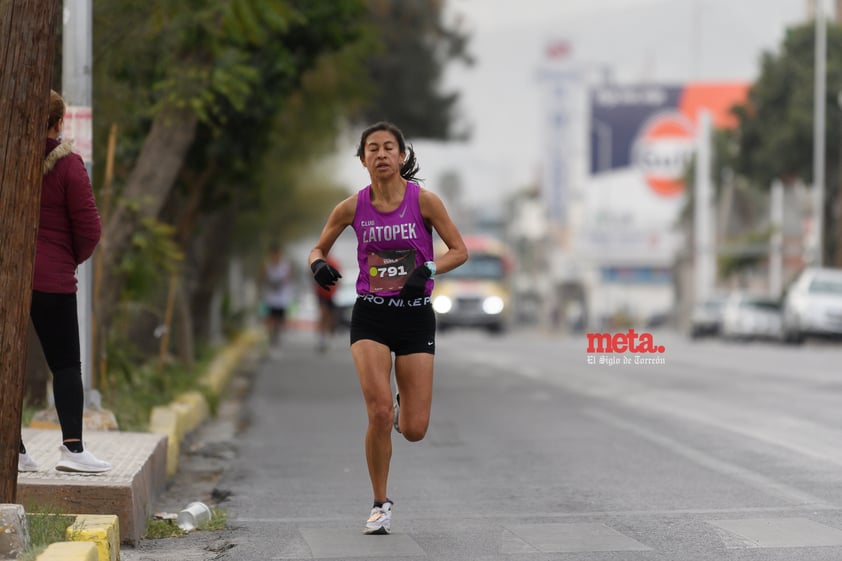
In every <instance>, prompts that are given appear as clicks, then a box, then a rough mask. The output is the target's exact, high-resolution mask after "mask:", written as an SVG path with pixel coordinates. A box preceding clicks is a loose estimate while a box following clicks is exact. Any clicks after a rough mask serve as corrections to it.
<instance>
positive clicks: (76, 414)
mask: <svg viewBox="0 0 842 561" xmlns="http://www.w3.org/2000/svg"><path fill="white" fill-rule="evenodd" d="M29 316H30V317H31V318H32V324H33V325H34V326H35V331H36V332H37V333H38V339H40V340H41V348H42V349H44V356H45V357H46V359H47V365H49V367H50V370H51V371H52V373H53V398H54V400H55V403H56V412H57V413H58V420H59V424H61V434H62V439H63V440H74V439H79V440H81V439H82V412H83V409H84V404H85V390H84V388H83V387H82V361H81V358H80V350H79V318H78V315H77V312H76V294H75V293H71V294H52V293H47V292H39V291H37V290H33V291H32V306H31V308H30V310H29Z"/></svg>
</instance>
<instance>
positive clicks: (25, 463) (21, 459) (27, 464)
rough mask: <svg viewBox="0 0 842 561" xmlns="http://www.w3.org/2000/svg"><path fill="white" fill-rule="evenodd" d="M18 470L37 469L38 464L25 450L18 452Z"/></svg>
mask: <svg viewBox="0 0 842 561" xmlns="http://www.w3.org/2000/svg"><path fill="white" fill-rule="evenodd" d="M18 471H38V464H37V463H36V462H35V460H33V459H32V456H30V455H29V454H27V453H26V452H24V453H23V454H18Z"/></svg>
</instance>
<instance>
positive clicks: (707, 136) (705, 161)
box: [693, 109, 716, 302]
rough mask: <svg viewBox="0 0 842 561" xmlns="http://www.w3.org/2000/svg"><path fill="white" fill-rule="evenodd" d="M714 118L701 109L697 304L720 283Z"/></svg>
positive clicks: (696, 204)
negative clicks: (714, 214)
mask: <svg viewBox="0 0 842 561" xmlns="http://www.w3.org/2000/svg"><path fill="white" fill-rule="evenodd" d="M712 128H713V124H712V117H711V114H710V111H709V110H708V109H701V110H699V118H698V128H697V132H696V134H697V137H696V143H697V144H696V177H695V186H694V199H695V200H694V201H693V237H694V241H695V243H694V245H695V252H694V253H695V267H694V272H695V276H694V280H693V294H694V296H695V298H696V302H702V301H703V300H704V299H705V298H706V297H708V296H710V295H711V293H712V292H713V289H714V286H715V284H716V251H715V249H716V248H715V242H714V239H713V231H714V230H713V228H712V227H711V226H712V224H711V222H712V218H711V199H712V194H713V189H712V185H711V183H712V181H711V169H712V166H713V162H712V154H711V152H712V147H711V139H712Z"/></svg>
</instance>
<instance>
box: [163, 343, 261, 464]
mask: <svg viewBox="0 0 842 561" xmlns="http://www.w3.org/2000/svg"><path fill="white" fill-rule="evenodd" d="M264 338H265V335H264V334H263V332H262V331H258V330H251V331H246V332H244V333H243V334H241V335H240V336H239V337H237V338H236V339H235V340H234V341H233V342H232V343H231V344H230V345H229V346H228V347H226V348H225V349H223V350H222V351H221V352H220V353H219V354H218V355H217V356H216V358H214V360H213V361H212V362H211V364H210V366H209V367H208V370H207V371H206V372H205V373H204V374H203V375H202V377H201V378H200V379H199V384H200V385H201V386H203V387H205V388H207V389H208V391H209V392H210V393H211V394H212V395H214V396H218V395H219V394H221V393H222V390H223V389H225V386H226V385H227V384H228V380H229V379H230V378H231V374H232V373H233V372H234V369H235V368H237V366H238V365H239V363H240V361H241V360H242V358H243V355H244V354H245V353H246V351H248V349H249V348H251V347H252V346H253V345H255V344H257V343H259V342H260V341H262V340H263V339H264ZM209 416H210V407H209V405H208V402H207V400H206V399H205V396H204V395H203V394H202V393H201V392H200V391H191V392H187V393H184V394H181V395H179V396H178V397H176V398H175V399H174V400H173V401H171V402H170V403H169V404H168V405H159V406H158V407H154V408H153V409H152V412H151V414H150V416H149V432H151V433H155V434H162V435H164V436H166V437H167V477H168V478H171V477H173V476H174V475H175V474H176V473H177V472H178V456H179V450H180V449H181V442H182V441H183V440H184V437H185V436H186V435H187V434H188V433H189V432H191V431H192V430H195V429H196V428H197V427H198V426H199V425H201V424H202V423H203V422H204V421H205V419H207V418H208V417H209Z"/></svg>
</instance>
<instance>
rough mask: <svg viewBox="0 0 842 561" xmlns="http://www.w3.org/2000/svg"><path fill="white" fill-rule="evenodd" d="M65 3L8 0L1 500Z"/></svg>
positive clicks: (3, 81) (1, 82) (2, 8)
mask: <svg viewBox="0 0 842 561" xmlns="http://www.w3.org/2000/svg"><path fill="white" fill-rule="evenodd" d="M60 8H61V4H60V2H58V1H57V0H48V1H46V2H32V1H31V0H0V38H2V40H0V209H2V212H3V219H2V220H0V247H2V248H3V250H2V251H0V384H2V386H3V390H2V391H0V503H14V502H15V499H16V496H17V477H18V471H17V459H18V446H17V443H18V441H19V439H20V419H21V409H22V405H23V377H24V371H25V369H26V343H27V330H28V328H29V305H30V303H31V301H32V268H33V265H34V261H35V240H36V236H37V232H38V217H39V208H38V207H39V204H40V200H41V177H42V172H41V166H42V164H43V161H44V140H45V138H46V128H47V127H46V126H45V125H46V123H47V109H48V100H49V98H50V96H49V93H50V78H51V74H52V68H53V58H54V57H55V50H56V24H57V19H56V16H57V15H58V13H59V9H60Z"/></svg>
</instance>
